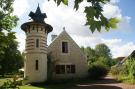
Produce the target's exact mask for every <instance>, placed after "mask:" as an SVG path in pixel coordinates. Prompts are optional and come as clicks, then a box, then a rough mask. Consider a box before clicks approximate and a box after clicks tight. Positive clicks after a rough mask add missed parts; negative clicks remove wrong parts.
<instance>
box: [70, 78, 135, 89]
mask: <svg viewBox="0 0 135 89" xmlns="http://www.w3.org/2000/svg"><path fill="white" fill-rule="evenodd" d="M70 89H135V85H129V84H123V83H119V82H117V81H116V80H115V79H113V78H112V77H109V76H108V77H106V78H105V79H104V80H100V81H98V82H96V83H91V84H78V85H76V87H72V88H70Z"/></svg>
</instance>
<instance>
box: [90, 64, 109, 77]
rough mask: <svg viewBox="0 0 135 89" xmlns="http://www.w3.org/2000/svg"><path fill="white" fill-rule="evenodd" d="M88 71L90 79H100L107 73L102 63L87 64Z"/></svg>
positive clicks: (106, 68)
mask: <svg viewBox="0 0 135 89" xmlns="http://www.w3.org/2000/svg"><path fill="white" fill-rule="evenodd" d="M88 73H89V78H91V79H101V78H103V77H105V76H106V75H107V73H108V67H107V66H105V65H103V64H102V63H93V64H91V65H90V66H89V69H88Z"/></svg>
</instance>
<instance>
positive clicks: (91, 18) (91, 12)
mask: <svg viewBox="0 0 135 89" xmlns="http://www.w3.org/2000/svg"><path fill="white" fill-rule="evenodd" d="M54 1H55V2H56V3H57V5H60V3H61V2H62V3H64V4H65V5H68V0H54ZM83 1H84V0H74V9H76V10H78V9H79V4H80V3H81V2H83ZM109 1H110V0H87V2H88V3H90V5H89V6H86V7H85V10H84V13H86V18H87V22H86V25H88V26H89V29H90V30H91V31H92V32H94V31H95V30H97V31H99V32H100V31H101V28H102V27H104V28H105V29H106V30H107V31H108V30H109V29H110V28H113V29H115V28H116V27H117V23H118V22H119V20H118V19H117V18H106V17H105V16H104V15H103V14H102V12H103V5H104V4H106V3H107V2H109Z"/></svg>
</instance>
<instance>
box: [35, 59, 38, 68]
mask: <svg viewBox="0 0 135 89" xmlns="http://www.w3.org/2000/svg"><path fill="white" fill-rule="evenodd" d="M35 69H36V70H38V60H36V63H35Z"/></svg>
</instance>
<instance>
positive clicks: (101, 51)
mask: <svg viewBox="0 0 135 89" xmlns="http://www.w3.org/2000/svg"><path fill="white" fill-rule="evenodd" d="M95 51H96V53H97V54H98V55H99V56H102V57H106V58H111V52H110V49H109V47H108V46H107V45H106V44H103V43H102V44H98V45H96V47H95Z"/></svg>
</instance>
